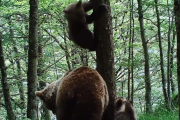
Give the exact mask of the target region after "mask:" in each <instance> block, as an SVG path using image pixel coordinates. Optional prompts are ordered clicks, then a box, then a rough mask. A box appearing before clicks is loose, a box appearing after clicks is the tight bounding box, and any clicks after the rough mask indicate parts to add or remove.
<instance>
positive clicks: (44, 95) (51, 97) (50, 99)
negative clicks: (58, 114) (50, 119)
mask: <svg viewBox="0 0 180 120" xmlns="http://www.w3.org/2000/svg"><path fill="white" fill-rule="evenodd" d="M59 84H60V80H57V81H54V82H52V83H51V84H49V85H48V86H46V87H45V88H44V89H43V90H41V91H36V92H35V94H36V96H37V97H39V98H40V99H41V100H42V101H43V103H44V104H45V106H46V108H47V109H49V110H51V111H52V112H53V113H54V114H55V104H56V92H57V89H58V86H59Z"/></svg>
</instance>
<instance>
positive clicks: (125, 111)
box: [115, 97, 137, 120]
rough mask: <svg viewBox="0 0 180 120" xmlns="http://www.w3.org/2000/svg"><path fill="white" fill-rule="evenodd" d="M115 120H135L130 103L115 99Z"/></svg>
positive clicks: (123, 99)
mask: <svg viewBox="0 0 180 120" xmlns="http://www.w3.org/2000/svg"><path fill="white" fill-rule="evenodd" d="M115 111H116V112H115V120H137V118H136V113H135V110H134V108H133V104H132V101H128V100H126V99H125V98H122V97H120V98H117V99H116V101H115Z"/></svg>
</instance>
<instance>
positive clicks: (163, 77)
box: [154, 0, 171, 110]
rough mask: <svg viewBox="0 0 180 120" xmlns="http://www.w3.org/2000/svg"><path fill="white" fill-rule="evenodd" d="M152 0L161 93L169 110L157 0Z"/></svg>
mask: <svg viewBox="0 0 180 120" xmlns="http://www.w3.org/2000/svg"><path fill="white" fill-rule="evenodd" d="M154 2H155V8H156V14H157V27H158V41H159V51H160V66H161V78H162V87H163V94H164V99H165V104H166V108H167V109H168V110H170V109H171V106H170V102H169V99H168V94H167V89H166V84H167V80H166V77H165V72H164V61H163V51H162V43H161V40H162V39H161V24H160V18H159V10H158V6H157V4H158V3H157V0H154Z"/></svg>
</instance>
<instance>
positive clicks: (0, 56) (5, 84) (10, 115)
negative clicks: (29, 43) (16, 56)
mask: <svg viewBox="0 0 180 120" xmlns="http://www.w3.org/2000/svg"><path fill="white" fill-rule="evenodd" d="M0 69H1V76H2V79H1V84H2V90H3V95H4V101H5V107H6V111H7V117H8V119H9V120H15V119H16V116H15V115H14V112H13V109H12V104H11V101H10V99H11V97H10V92H9V84H8V81H7V73H6V66H5V60H4V55H3V46H2V38H1V33H0Z"/></svg>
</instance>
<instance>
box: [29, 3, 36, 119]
mask: <svg viewBox="0 0 180 120" xmlns="http://www.w3.org/2000/svg"><path fill="white" fill-rule="evenodd" d="M29 4H30V14H29V50H28V72H27V81H28V105H27V117H28V118H30V119H32V120H37V119H38V105H37V98H36V95H35V94H34V93H35V91H36V90H37V57H38V34H37V32H38V0H29Z"/></svg>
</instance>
